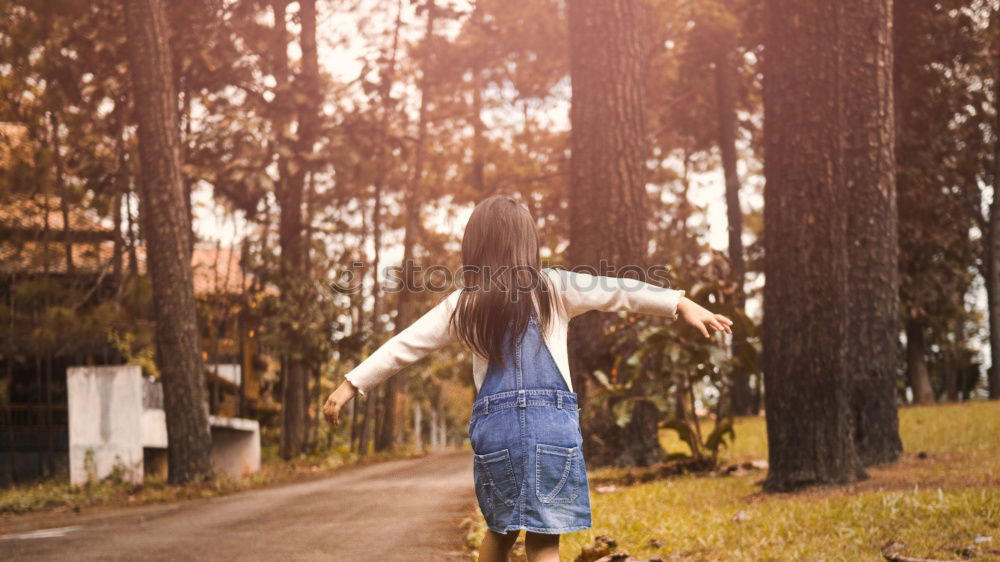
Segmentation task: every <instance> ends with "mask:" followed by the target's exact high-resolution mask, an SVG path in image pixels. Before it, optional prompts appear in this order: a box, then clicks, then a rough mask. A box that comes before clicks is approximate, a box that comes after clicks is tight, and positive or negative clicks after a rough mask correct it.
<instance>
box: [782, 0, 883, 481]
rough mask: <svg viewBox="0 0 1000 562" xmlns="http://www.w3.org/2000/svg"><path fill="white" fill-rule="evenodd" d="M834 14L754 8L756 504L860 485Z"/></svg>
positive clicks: (790, 7)
mask: <svg viewBox="0 0 1000 562" xmlns="http://www.w3.org/2000/svg"><path fill="white" fill-rule="evenodd" d="M839 11H840V8H838V6H837V3H834V2H801V1H800V0H766V1H765V22H766V23H765V26H766V28H765V29H766V31H765V48H766V50H767V57H765V59H764V64H765V69H764V77H765V82H764V113H765V120H764V123H765V125H764V126H765V131H764V141H765V154H766V159H765V166H764V169H765V176H766V177H767V187H766V189H765V191H764V212H765V220H764V242H765V252H764V271H765V275H766V276H767V282H766V284H765V286H764V333H763V342H764V354H763V364H762V367H763V372H764V377H765V381H764V384H765V386H766V388H767V393H766V394H765V410H766V415H767V437H768V454H769V463H770V470H769V472H768V475H767V479H766V480H765V482H764V490H765V491H767V492H782V491H789V490H794V489H797V488H800V487H803V486H809V485H814V484H834V483H847V482H853V481H856V480H859V479H861V478H864V477H866V475H865V472H864V469H863V468H862V465H861V462H860V459H859V458H858V455H857V452H856V450H855V447H854V441H853V435H852V432H851V428H852V424H851V404H850V400H849V396H850V394H849V389H850V381H851V377H850V373H849V372H848V364H847V343H848V334H847V330H848V318H849V313H850V309H849V306H848V304H849V303H848V291H847V289H848V263H849V262H848V248H847V229H846V224H847V203H848V201H847V195H848V194H847V192H846V189H845V188H844V185H843V178H842V175H841V172H842V169H843V166H844V163H843V162H844V159H843V155H842V147H841V143H840V139H841V138H842V136H843V135H842V132H843V130H844V129H843V127H844V119H843V115H842V112H841V109H842V106H841V102H842V100H841V99H840V92H841V88H842V87H844V86H845V84H844V83H843V79H844V78H845V76H844V74H845V73H844V71H843V68H842V66H841V60H840V56H839V52H838V51H839V49H838V45H839V44H840V38H839V36H838V31H839V29H841V28H842V25H839V24H840V20H841V17H840V13H839Z"/></svg>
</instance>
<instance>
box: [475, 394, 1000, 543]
mask: <svg viewBox="0 0 1000 562" xmlns="http://www.w3.org/2000/svg"><path fill="white" fill-rule="evenodd" d="M736 432H737V438H736V443H735V444H734V446H733V447H732V449H731V450H729V451H727V452H726V453H725V454H724V461H723V462H727V463H735V462H743V461H747V460H752V459H766V458H767V449H766V435H765V427H764V420H763V419H758V418H748V419H742V420H740V421H739V422H738V423H737V424H736ZM900 433H901V436H902V439H903V443H904V448H905V451H906V452H905V454H904V458H903V459H902V460H901V461H899V462H897V463H893V464H892V465H886V466H881V467H875V468H872V469H870V470H869V475H870V476H871V478H870V479H869V480H866V481H864V482H860V483H857V484H854V485H851V486H845V487H840V488H814V489H810V490H807V491H804V492H800V493H797V494H777V495H770V494H762V493H761V492H760V484H759V482H760V480H761V479H762V478H763V476H764V473H763V472H762V471H749V472H745V473H743V474H741V475H735V476H705V475H683V476H677V477H672V478H667V479H662V480H657V481H653V482H648V483H644V484H638V485H634V486H618V487H614V488H613V491H610V492H608V493H599V492H597V487H596V486H594V487H592V490H591V499H592V503H593V515H594V528H593V529H592V530H589V531H583V532H579V533H573V534H570V535H566V536H565V537H564V539H563V545H562V550H561V554H562V557H563V559H564V560H573V559H574V558H575V557H576V556H577V554H579V553H580V551H581V548H582V547H584V546H585V545H588V544H591V543H592V542H593V540H594V538H595V537H596V536H598V535H606V536H609V537H612V538H614V539H615V540H616V541H617V543H618V548H617V550H619V551H625V552H628V553H629V554H631V555H633V556H636V557H638V558H648V557H660V558H663V559H667V560H691V561H694V560H698V561H701V560H704V561H709V560H711V561H715V560H850V561H854V560H873V561H874V560H882V557H881V555H880V552H879V551H880V548H881V546H882V545H883V544H885V543H886V542H887V541H890V540H896V541H901V542H903V543H905V544H906V547H905V549H904V550H903V552H904V553H905V554H906V555H908V556H922V557H927V558H939V559H964V558H975V559H976V560H1000V403H997V402H993V403H984V402H977V403H968V404H961V405H941V406H931V407H919V408H905V409H903V410H901V411H900ZM663 440H664V445H665V447H667V449H668V451H684V445H683V444H682V443H680V442H678V441H676V439H674V438H673V436H672V434H665V435H664V436H663ZM919 453H924V455H919ZM921 457H925V458H921ZM622 475H623V471H621V470H620V469H619V470H616V469H604V470H595V471H592V472H591V478H594V479H595V480H598V481H600V480H605V481H607V480H613V479H617V478H621V477H622ZM471 529H472V531H473V536H472V537H470V543H471V544H473V545H474V544H475V543H476V539H477V537H476V535H478V533H477V532H476V531H477V530H479V529H481V528H480V527H478V525H473V526H472V527H471Z"/></svg>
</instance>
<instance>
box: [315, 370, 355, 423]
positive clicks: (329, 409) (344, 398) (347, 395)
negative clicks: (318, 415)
mask: <svg viewBox="0 0 1000 562" xmlns="http://www.w3.org/2000/svg"><path fill="white" fill-rule="evenodd" d="M357 393H358V389H357V388H354V385H353V384H351V383H350V381H344V382H342V383H341V384H340V386H338V387H337V390H334V391H333V392H332V393H331V394H330V397H329V398H327V399H326V404H324V405H323V417H324V418H326V421H328V422H330V423H332V424H333V425H340V409H341V408H343V407H344V406H345V405H346V404H347V403H348V402H350V401H351V399H352V398H354V396H355V395H356V394H357Z"/></svg>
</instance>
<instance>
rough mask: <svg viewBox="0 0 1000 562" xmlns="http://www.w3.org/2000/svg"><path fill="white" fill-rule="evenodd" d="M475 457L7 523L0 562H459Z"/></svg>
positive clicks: (444, 457)
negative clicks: (210, 495)
mask: <svg viewBox="0 0 1000 562" xmlns="http://www.w3.org/2000/svg"><path fill="white" fill-rule="evenodd" d="M474 502H475V500H474V495H473V490H472V459H471V453H469V452H467V451H457V452H448V453H440V454H434V455H429V456H427V457H423V458H420V459H413V460H402V461H391V462H385V463H380V464H375V465H371V466H366V467H359V468H354V469H345V470H344V471H342V472H339V473H337V474H336V475H334V476H331V477H328V478H323V479H321V480H314V481H310V482H301V483H297V484H290V485H286V486H280V487H275V488H268V489H263V490H254V491H249V492H243V493H240V494H235V495H232V496H226V497H220V498H212V499H208V500H196V501H189V502H180V503H174V504H169V505H158V506H146V507H136V508H124V509H115V510H109V511H104V512H99V513H95V514H83V515H76V516H74V515H71V514H63V515H57V516H56V515H53V516H47V517H46V516H29V517H25V518H23V519H15V520H14V521H13V522H12V523H10V524H6V525H5V526H4V529H3V531H2V533H3V534H0V560H11V559H18V560H22V559H23V560H74V561H75V560H191V559H196V560H379V561H381V560H449V559H452V560H457V559H462V558H464V556H463V554H462V551H461V544H462V532H461V530H460V529H459V525H458V524H459V522H460V521H461V520H462V518H464V517H465V516H467V515H468V514H469V511H470V510H471V509H472V507H473V505H474Z"/></svg>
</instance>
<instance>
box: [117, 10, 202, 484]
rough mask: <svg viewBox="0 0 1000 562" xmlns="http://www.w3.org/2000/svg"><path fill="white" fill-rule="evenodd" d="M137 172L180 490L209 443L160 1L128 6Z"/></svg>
mask: <svg viewBox="0 0 1000 562" xmlns="http://www.w3.org/2000/svg"><path fill="white" fill-rule="evenodd" d="M124 7H125V29H126V34H127V36H128V42H129V64H130V66H131V76H132V88H133V92H134V102H135V114H136V118H137V121H138V124H139V159H140V163H141V168H142V172H141V173H142V180H141V188H142V199H141V205H142V217H143V221H144V224H145V235H146V236H145V238H146V243H147V247H148V262H149V263H148V266H149V273H150V277H151V278H152V281H153V308H154V311H155V315H156V316H155V318H156V357H157V366H158V368H159V369H160V373H161V376H162V379H163V402H164V409H165V410H166V417H167V435H168V437H169V442H170V447H169V450H168V464H169V479H170V482H171V483H175V484H180V483H184V482H188V481H191V480H192V479H195V478H198V477H201V476H203V475H206V474H208V473H209V471H210V470H211V457H210V455H211V448H212V440H211V435H210V433H209V427H208V406H207V403H206V401H205V385H204V374H203V365H202V359H201V343H200V340H199V332H198V324H197V319H196V316H195V302H194V286H193V281H192V273H191V262H190V260H188V259H187V256H188V248H189V240H188V238H189V236H190V228H189V224H188V221H187V219H186V216H187V213H186V210H185V203H184V188H183V185H182V181H181V162H180V143H179V131H178V121H177V94H176V93H175V92H174V84H173V78H172V76H173V68H172V66H171V59H170V49H169V46H168V44H167V36H168V33H169V32H168V29H167V23H166V16H165V13H164V7H163V3H162V2H161V1H160V0H125V1H124Z"/></svg>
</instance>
